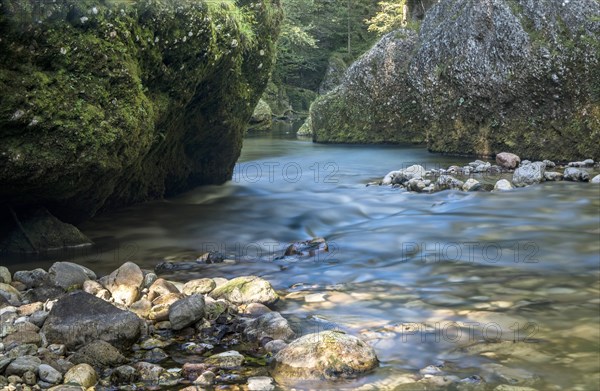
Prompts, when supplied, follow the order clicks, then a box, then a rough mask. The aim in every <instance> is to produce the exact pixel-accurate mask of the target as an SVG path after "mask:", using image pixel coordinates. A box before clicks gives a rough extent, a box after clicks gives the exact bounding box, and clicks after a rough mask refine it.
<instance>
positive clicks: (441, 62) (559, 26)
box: [410, 0, 600, 160]
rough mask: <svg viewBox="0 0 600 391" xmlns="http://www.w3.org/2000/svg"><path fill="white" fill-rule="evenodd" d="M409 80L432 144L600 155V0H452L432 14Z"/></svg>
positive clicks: (555, 155)
mask: <svg viewBox="0 0 600 391" xmlns="http://www.w3.org/2000/svg"><path fill="white" fill-rule="evenodd" d="M419 39H420V41H421V44H420V46H419V48H418V51H417V52H416V54H415V56H414V59H413V61H412V63H411V67H410V75H411V80H413V85H414V87H415V88H416V89H417V90H418V92H419V95H420V96H421V98H422V103H423V109H424V112H425V114H426V115H428V116H430V117H431V118H432V121H431V126H430V132H429V137H428V138H429V147H430V149H431V150H433V151H441V152H451V153H467V154H475V155H494V154H496V153H499V152H502V151H504V150H509V151H511V152H514V153H516V154H518V155H519V156H521V157H524V158H529V159H539V160H541V159H555V160H576V159H583V158H588V157H592V158H597V157H598V156H600V3H599V2H598V1H595V0H581V1H576V2H575V1H571V2H569V3H566V2H564V1H560V0H540V1H535V2H532V1H527V0H502V1H493V2H492V1H489V0H486V1H480V2H471V1H464V0H444V1H441V2H440V3H439V4H438V5H437V6H435V7H433V8H432V9H431V10H430V11H429V13H428V14H427V17H426V18H425V20H424V22H423V25H422V29H421V32H420V37H419Z"/></svg>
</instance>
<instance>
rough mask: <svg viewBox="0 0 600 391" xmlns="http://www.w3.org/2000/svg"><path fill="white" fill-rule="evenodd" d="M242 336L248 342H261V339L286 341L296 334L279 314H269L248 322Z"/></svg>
mask: <svg viewBox="0 0 600 391" xmlns="http://www.w3.org/2000/svg"><path fill="white" fill-rule="evenodd" d="M243 335H244V337H246V338H248V340H250V341H262V340H263V338H269V339H272V340H275V339H280V340H284V341H287V340H290V339H292V338H293V337H294V336H295V335H296V333H295V332H294V330H292V328H291V327H290V325H289V323H288V321H287V319H285V318H284V317H283V316H281V314H280V313H279V312H269V313H266V314H264V315H261V316H259V317H258V318H256V319H253V320H251V321H250V322H248V323H247V324H246V326H245V328H244V331H243Z"/></svg>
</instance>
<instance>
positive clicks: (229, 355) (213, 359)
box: [205, 350, 244, 369]
mask: <svg viewBox="0 0 600 391" xmlns="http://www.w3.org/2000/svg"><path fill="white" fill-rule="evenodd" d="M205 362H206V364H209V365H212V366H215V367H217V368H221V369H233V368H238V367H240V366H241V365H242V363H243V362H244V356H242V355H241V354H240V353H239V352H237V351H235V350H230V351H228V352H223V353H219V354H214V355H212V356H210V357H209V358H207V359H206V361H205Z"/></svg>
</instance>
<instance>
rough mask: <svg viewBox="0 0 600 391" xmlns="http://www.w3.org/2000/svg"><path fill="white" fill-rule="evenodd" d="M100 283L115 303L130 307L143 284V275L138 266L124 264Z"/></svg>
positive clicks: (128, 263)
mask: <svg viewBox="0 0 600 391" xmlns="http://www.w3.org/2000/svg"><path fill="white" fill-rule="evenodd" d="M100 283H101V284H102V285H103V286H104V287H105V288H106V289H108V290H109V291H110V293H111V295H112V297H113V299H114V300H115V303H119V304H123V305H125V306H130V305H131V304H133V303H135V302H136V301H137V299H138V296H139V294H140V290H141V288H142V285H143V284H144V273H143V272H142V270H141V269H140V267H139V266H138V265H136V264H135V263H133V262H126V263H124V264H123V265H121V267H119V268H118V269H117V270H115V271H114V272H112V273H111V274H110V275H108V276H107V277H103V278H102V279H101V280H100Z"/></svg>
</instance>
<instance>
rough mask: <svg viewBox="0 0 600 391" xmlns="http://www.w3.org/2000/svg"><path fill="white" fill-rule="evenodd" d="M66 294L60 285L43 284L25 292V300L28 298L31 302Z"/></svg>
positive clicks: (52, 298) (56, 297)
mask: <svg viewBox="0 0 600 391" xmlns="http://www.w3.org/2000/svg"><path fill="white" fill-rule="evenodd" d="M64 294H65V291H64V290H63V289H62V288H61V287H59V286H55V285H43V286H39V287H37V288H33V289H30V290H28V291H27V292H26V293H25V300H28V301H30V302H34V301H46V300H55V299H58V298H59V297H61V296H63V295H64Z"/></svg>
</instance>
